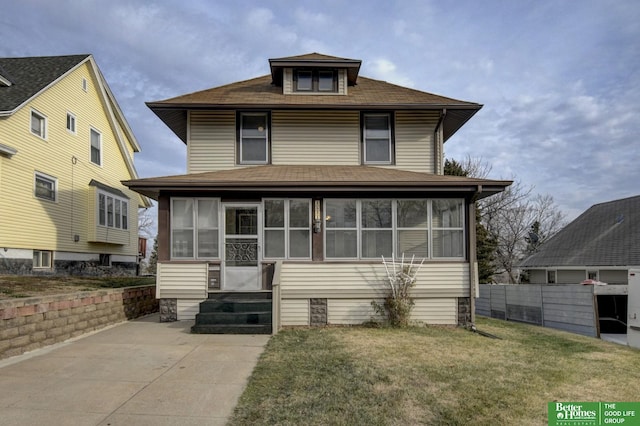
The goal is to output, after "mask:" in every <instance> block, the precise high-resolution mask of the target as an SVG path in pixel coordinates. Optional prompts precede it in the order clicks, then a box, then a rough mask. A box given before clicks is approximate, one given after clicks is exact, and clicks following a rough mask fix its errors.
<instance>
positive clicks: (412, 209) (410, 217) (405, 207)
mask: <svg viewBox="0 0 640 426" xmlns="http://www.w3.org/2000/svg"><path fill="white" fill-rule="evenodd" d="M428 206H429V205H428V203H427V200H404V201H398V213H397V214H398V227H400V228H426V227H427V226H428V223H429V220H428Z"/></svg>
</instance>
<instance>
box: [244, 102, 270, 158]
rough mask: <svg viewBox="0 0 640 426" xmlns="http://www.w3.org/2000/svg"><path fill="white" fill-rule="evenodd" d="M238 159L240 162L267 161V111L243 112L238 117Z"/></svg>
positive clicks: (268, 117)
mask: <svg viewBox="0 0 640 426" xmlns="http://www.w3.org/2000/svg"><path fill="white" fill-rule="evenodd" d="M238 121H239V128H238V145H239V147H238V160H239V163H240V164H267V163H268V162H269V151H270V150H269V144H270V143H269V121H270V116H269V113H267V112H243V113H239V117H238Z"/></svg>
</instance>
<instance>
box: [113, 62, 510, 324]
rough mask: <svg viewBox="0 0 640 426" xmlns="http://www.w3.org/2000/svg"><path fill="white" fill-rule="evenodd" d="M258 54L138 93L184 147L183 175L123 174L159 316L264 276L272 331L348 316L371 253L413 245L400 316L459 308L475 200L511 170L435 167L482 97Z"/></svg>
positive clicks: (374, 274) (365, 314) (377, 283)
mask: <svg viewBox="0 0 640 426" xmlns="http://www.w3.org/2000/svg"><path fill="white" fill-rule="evenodd" d="M269 64H270V68H271V73H270V74H269V75H265V76H262V77H258V78H254V79H251V80H247V81H241V82H237V83H233V84H229V85H226V86H221V87H216V88H212V89H209V90H204V91H200V92H196V93H191V94H187V95H183V96H178V97H176V98H172V99H168V100H164V101H159V102H150V103H148V106H149V107H150V108H151V109H152V110H153V111H154V112H155V113H156V115H157V116H158V117H159V118H160V119H161V120H162V121H163V122H164V123H165V124H166V125H167V126H169V128H171V129H172V130H173V131H174V132H175V134H176V135H177V136H178V137H179V138H180V139H181V140H182V141H183V142H184V143H185V144H186V146H187V153H188V156H187V157H188V159H187V174H185V175H181V176H165V177H157V178H148V179H139V180H132V181H129V182H124V184H125V185H127V186H129V187H130V188H131V189H134V190H135V191H138V192H140V193H141V194H144V195H146V196H149V197H151V198H154V199H156V200H158V203H159V216H158V227H159V237H158V238H159V240H158V261H159V264H158V277H157V297H159V298H160V301H161V308H162V309H163V311H164V312H166V313H167V316H168V318H167V319H178V320H180V319H192V318H194V316H196V313H197V312H198V309H199V305H200V303H201V302H202V301H203V300H204V299H205V298H207V297H219V296H220V293H222V294H224V293H228V292H236V291H244V292H256V293H258V292H261V291H263V292H271V291H272V290H273V306H274V309H275V311H274V312H273V320H274V324H275V327H276V329H277V327H278V326H280V325H309V324H355V323H362V322H365V321H368V320H370V319H371V317H372V316H373V315H374V310H373V309H372V306H371V301H372V300H380V298H381V297H382V296H383V289H384V278H385V277H386V273H385V270H384V266H383V264H382V256H384V257H385V258H387V259H389V258H391V257H392V256H393V255H396V257H400V256H401V255H403V254H404V256H405V257H406V258H411V257H412V256H415V257H416V258H419V259H423V258H424V259H425V262H424V264H423V266H422V268H421V270H420V272H419V275H418V279H417V285H416V287H415V288H414V289H413V293H412V295H413V297H414V298H415V307H414V309H413V319H414V320H416V321H421V322H425V323H434V324H458V323H466V322H468V321H470V316H471V310H470V309H469V308H470V304H471V303H472V302H471V300H472V297H473V296H474V284H475V283H476V281H477V280H476V278H475V276H476V272H475V243H474V235H475V233H474V229H475V225H474V219H475V214H474V201H475V200H477V199H479V198H483V197H487V196H490V195H492V194H495V193H497V192H500V191H502V190H504V188H505V187H506V186H508V185H509V184H510V182H508V181H495V180H487V179H471V178H464V177H457V176H444V175H443V144H444V143H445V141H446V140H447V139H449V138H450V137H451V136H452V135H453V134H454V133H455V132H456V131H457V130H458V129H459V128H460V127H461V126H462V125H463V124H464V123H465V122H466V121H467V120H468V119H470V118H471V117H472V116H473V115H474V114H475V113H476V112H477V111H478V110H479V109H480V108H481V105H479V104H476V103H470V102H464V101H459V100H455V99H450V98H446V97H442V96H437V95H433V94H430V93H425V92H421V91H417V90H412V89H408V88H405V87H400V86H396V85H393V84H389V83H386V82H383V81H378V80H373V79H369V78H365V77H362V76H359V70H360V65H361V61H359V60H354V59H344V58H337V57H333V56H326V55H321V54H317V53H312V54H307V55H302V56H294V57H286V58H278V59H270V60H269ZM274 265H275V267H274ZM459 312H461V313H462V314H461V315H459ZM253 320H255V321H258V320H257V316H256V317H254V318H253ZM221 321H224V319H221ZM247 321H248V322H249V323H251V321H252V318H251V317H250V316H249V318H248V320H247ZM197 325H198V324H196V326H197ZM219 330H220V331H225V330H224V329H223V328H220V329H219ZM252 331H255V329H254V330H252Z"/></svg>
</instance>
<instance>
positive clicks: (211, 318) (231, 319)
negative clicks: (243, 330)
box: [196, 311, 271, 325]
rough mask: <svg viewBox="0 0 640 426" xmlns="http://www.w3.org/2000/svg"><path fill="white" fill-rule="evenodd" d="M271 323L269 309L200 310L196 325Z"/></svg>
mask: <svg viewBox="0 0 640 426" xmlns="http://www.w3.org/2000/svg"><path fill="white" fill-rule="evenodd" d="M227 324H249V325H253V324H265V325H266V324H271V311H267V312H255V311H254V312H200V313H199V314H196V325H227Z"/></svg>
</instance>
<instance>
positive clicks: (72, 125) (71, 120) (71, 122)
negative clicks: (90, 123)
mask: <svg viewBox="0 0 640 426" xmlns="http://www.w3.org/2000/svg"><path fill="white" fill-rule="evenodd" d="M67 130H68V131H69V132H71V133H73V134H74V135H75V134H76V116H75V115H73V114H71V113H70V112H68V113H67Z"/></svg>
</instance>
